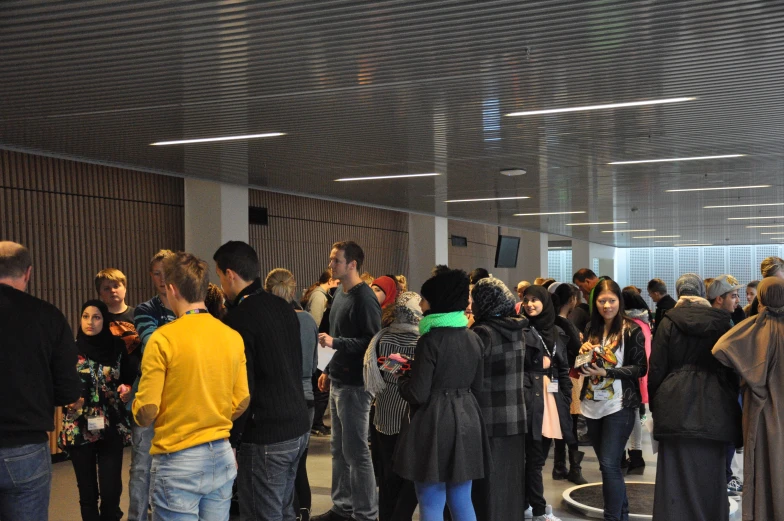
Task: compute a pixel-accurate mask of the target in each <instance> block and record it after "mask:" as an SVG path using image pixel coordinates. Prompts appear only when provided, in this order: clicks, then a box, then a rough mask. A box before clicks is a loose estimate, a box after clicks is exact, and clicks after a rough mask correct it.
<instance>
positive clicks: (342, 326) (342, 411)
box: [313, 241, 381, 521]
mask: <svg viewBox="0 0 784 521" xmlns="http://www.w3.org/2000/svg"><path fill="white" fill-rule="evenodd" d="M364 260H365V254H364V252H363V251H362V248H360V247H359V245H358V244H356V243H354V242H350V241H349V242H337V243H335V244H334V245H333V246H332V251H331V252H330V254H329V267H330V268H331V269H332V276H333V277H335V278H336V279H338V280H340V283H341V284H340V286H338V288H337V291H336V292H335V298H334V300H333V301H332V310H331V311H330V316H329V334H327V333H321V334H319V342H320V343H321V345H322V346H325V347H331V348H333V349H335V355H334V356H333V357H332V360H331V361H330V362H329V365H327V367H326V370H325V371H324V374H323V375H321V377H320V378H319V388H320V389H321V390H322V391H326V390H327V389H330V387H331V391H330V397H329V408H330V412H331V415H332V443H331V446H332V447H331V449H332V503H333V507H332V509H330V510H329V511H328V512H326V513H325V514H322V515H320V516H316V517H314V518H313V521H346V520H349V519H355V520H357V521H371V520H375V519H376V517H377V516H378V495H377V494H376V479H375V476H374V475H373V463H372V461H371V456H370V449H369V448H368V444H367V439H368V428H369V417H370V404H371V401H372V396H371V395H370V393H368V392H367V391H365V385H364V379H363V376H362V367H363V360H364V356H365V351H366V350H367V348H368V345H369V344H370V339H371V338H373V336H374V335H375V334H376V333H378V331H379V330H380V329H381V305H380V304H379V303H378V299H377V298H376V296H375V295H374V294H373V290H372V289H370V286H368V285H367V284H363V283H362V280H361V279H360V276H359V273H360V271H361V269H362V263H363V262H364Z"/></svg>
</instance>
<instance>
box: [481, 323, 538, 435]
mask: <svg viewBox="0 0 784 521" xmlns="http://www.w3.org/2000/svg"><path fill="white" fill-rule="evenodd" d="M526 327H528V320H527V319H526V318H523V317H517V316H512V317H490V318H486V319H480V320H478V321H477V322H475V323H474V325H473V327H472V328H471V329H472V331H474V333H476V334H477V335H478V336H479V338H480V339H481V340H482V359H483V361H484V378H483V379H482V391H481V392H480V393H479V394H478V396H477V399H478V401H479V405H480V406H481V407H482V416H483V417H484V420H485V427H487V434H488V435H489V436H512V435H515V434H525V429H526V411H525V393H524V387H523V367H524V364H525V340H524V337H523V330H524V328H526Z"/></svg>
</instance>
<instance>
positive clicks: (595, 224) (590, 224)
mask: <svg viewBox="0 0 784 521" xmlns="http://www.w3.org/2000/svg"><path fill="white" fill-rule="evenodd" d="M604 224H628V223H627V222H626V221H608V222H600V223H566V226H599V225H604Z"/></svg>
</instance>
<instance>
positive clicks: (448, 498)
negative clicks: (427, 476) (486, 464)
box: [414, 481, 522, 521]
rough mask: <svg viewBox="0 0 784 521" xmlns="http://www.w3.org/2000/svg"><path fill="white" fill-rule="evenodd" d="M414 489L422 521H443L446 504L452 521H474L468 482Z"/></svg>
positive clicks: (415, 485)
mask: <svg viewBox="0 0 784 521" xmlns="http://www.w3.org/2000/svg"><path fill="white" fill-rule="evenodd" d="M414 487H416V494H417V499H418V500H419V513H420V516H421V517H422V521H444V505H446V504H447V503H448V504H449V512H450V513H451V514H452V519H453V520H454V521H476V512H475V511H474V504H473V503H472V502H471V482H470V481H463V482H462V483H414ZM520 515H522V513H521V514H520ZM499 521H500V520H499Z"/></svg>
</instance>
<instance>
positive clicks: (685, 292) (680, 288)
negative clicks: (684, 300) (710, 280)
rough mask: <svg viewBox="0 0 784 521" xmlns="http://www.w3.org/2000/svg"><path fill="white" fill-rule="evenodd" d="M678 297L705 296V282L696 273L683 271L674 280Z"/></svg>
mask: <svg viewBox="0 0 784 521" xmlns="http://www.w3.org/2000/svg"><path fill="white" fill-rule="evenodd" d="M675 292H676V293H677V295H678V297H683V296H689V295H690V296H693V297H702V298H705V283H704V282H703V281H702V278H701V277H700V276H699V275H697V274H696V273H684V274H683V275H681V276H680V278H679V279H678V280H677V282H675Z"/></svg>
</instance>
